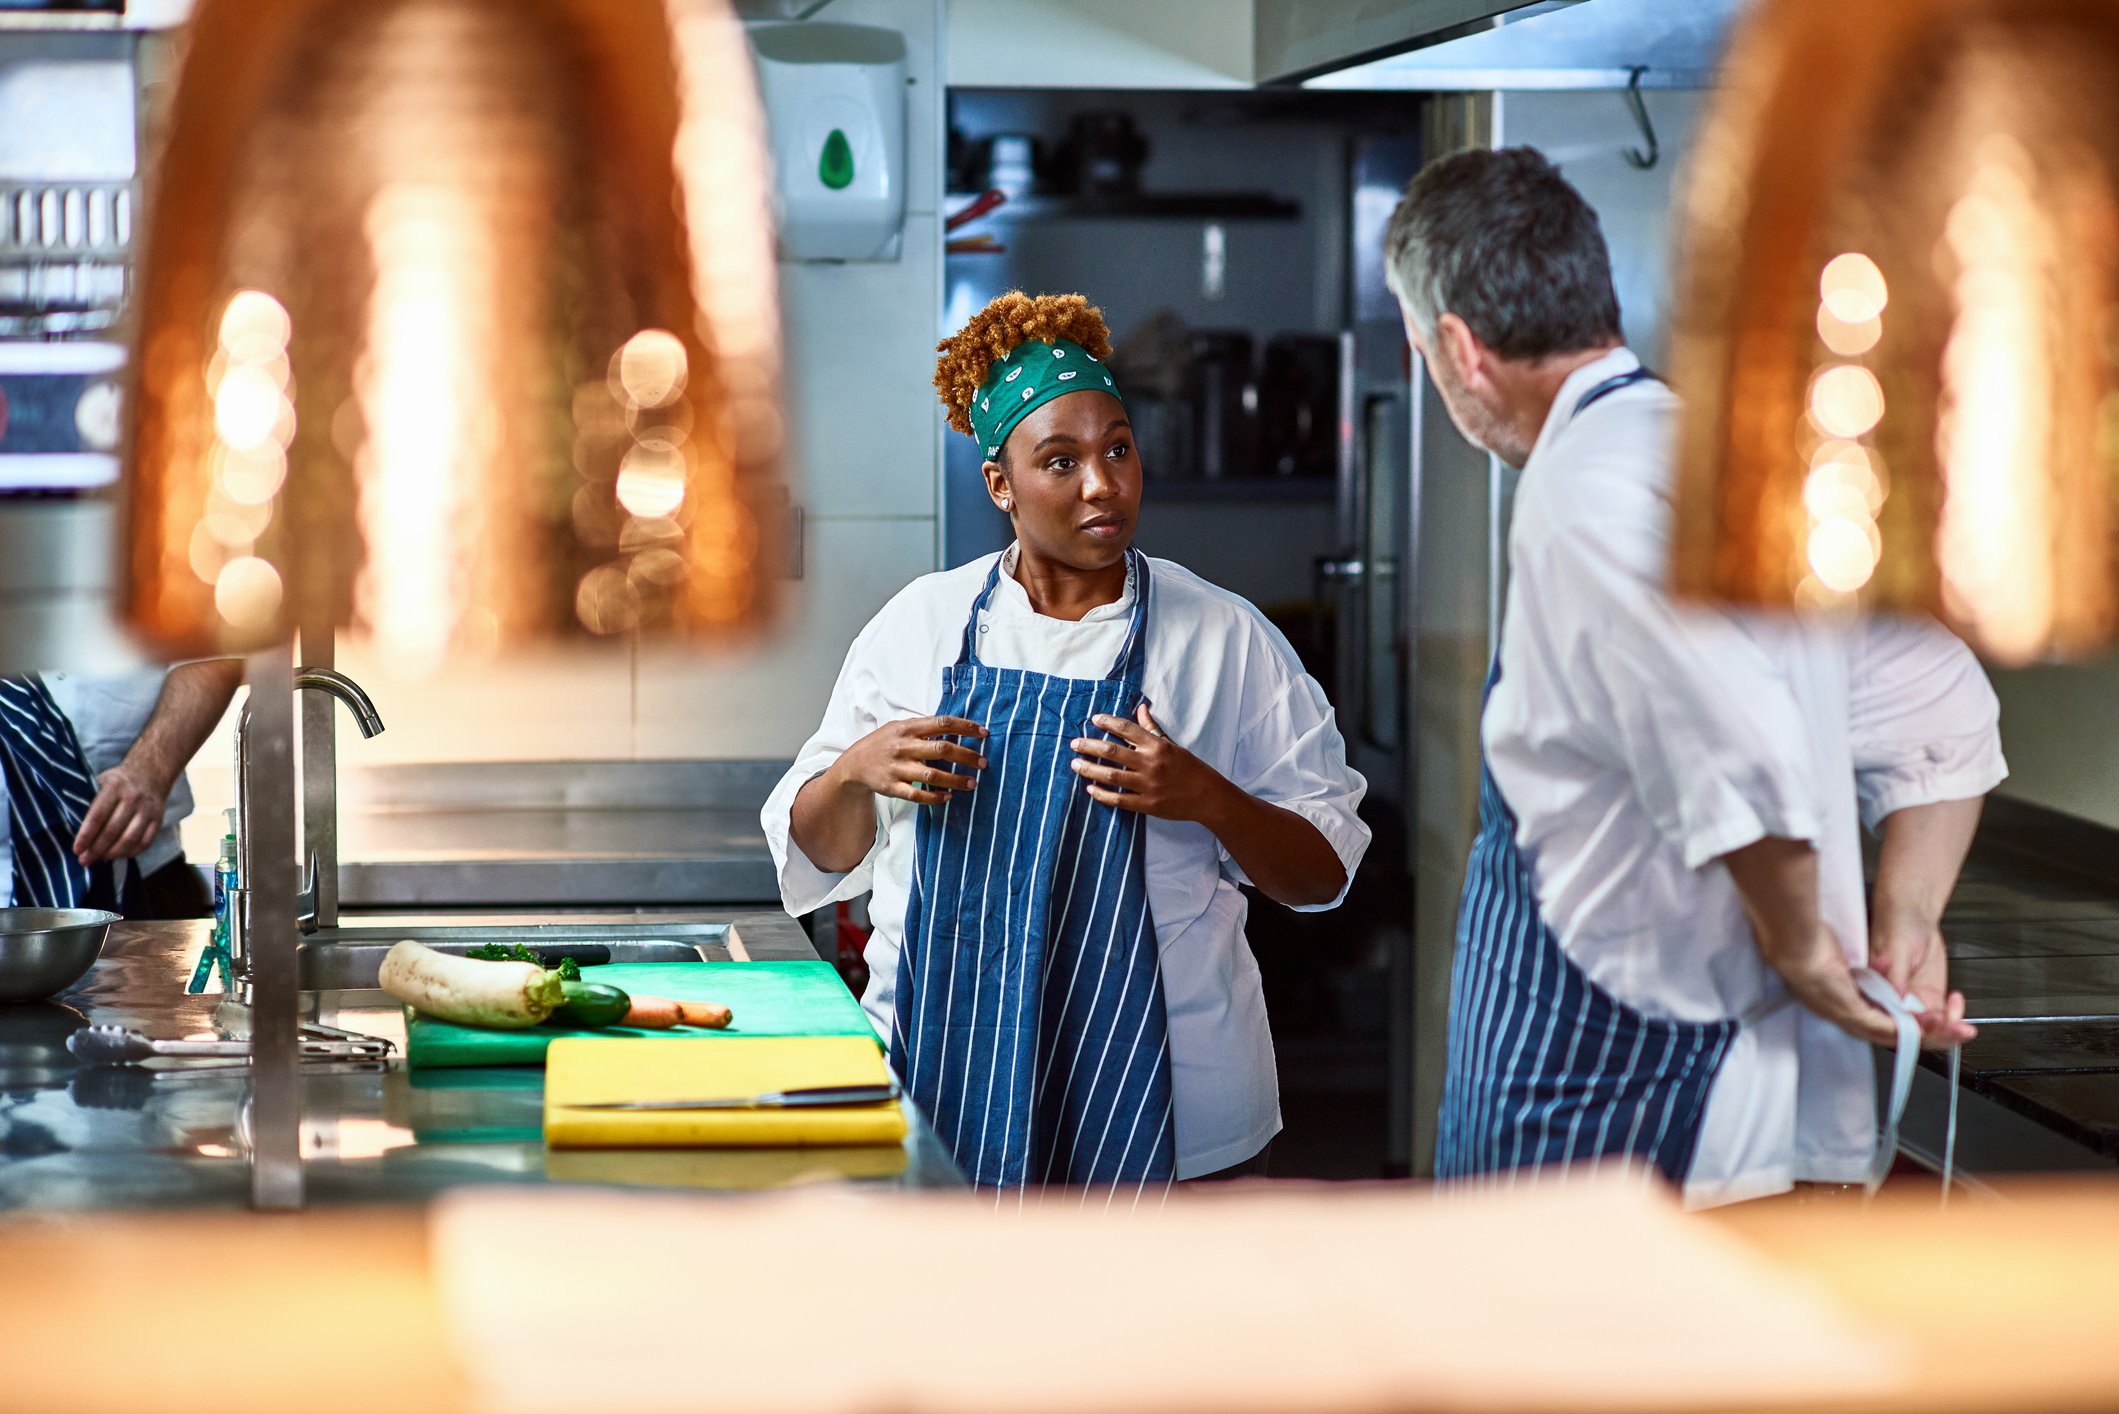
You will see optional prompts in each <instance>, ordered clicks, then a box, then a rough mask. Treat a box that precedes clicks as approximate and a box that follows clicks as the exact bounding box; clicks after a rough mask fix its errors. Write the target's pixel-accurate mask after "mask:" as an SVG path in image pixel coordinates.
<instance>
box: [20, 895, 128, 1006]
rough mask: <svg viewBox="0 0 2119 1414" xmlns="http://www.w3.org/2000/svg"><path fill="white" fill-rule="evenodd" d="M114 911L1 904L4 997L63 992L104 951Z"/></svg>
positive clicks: (35, 996) (33, 997)
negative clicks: (9, 906) (2, 906)
mask: <svg viewBox="0 0 2119 1414" xmlns="http://www.w3.org/2000/svg"><path fill="white" fill-rule="evenodd" d="M117 921H118V915H117V914H115V913H106V912H104V911H103V910H102V909H100V908H0V1002H29V1001H36V1000H37V999H39V998H40V997H49V996H54V995H56V994H58V993H60V992H63V991H65V990H66V989H67V988H68V987H71V986H73V984H74V983H76V982H78V981H80V980H81V979H82V978H83V977H85V976H87V975H88V969H89V968H91V967H94V966H95V965H96V959H97V958H98V957H100V956H102V953H103V939H104V937H105V935H107V934H108V933H109V932H110V925H111V924H113V923H115V922H117Z"/></svg>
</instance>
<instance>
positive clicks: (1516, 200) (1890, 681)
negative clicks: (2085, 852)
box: [1385, 148, 2005, 1206]
mask: <svg viewBox="0 0 2119 1414" xmlns="http://www.w3.org/2000/svg"><path fill="white" fill-rule="evenodd" d="M1385 239H1386V258H1387V268H1388V271H1389V278H1390V282H1391V287H1392V289H1393V291H1394V292H1395V293H1396V294H1397V296H1398V301H1399V305H1400V308H1401V311H1402V313H1403V315H1404V319H1405V327H1406V332H1407V335H1408V336H1409V337H1410V338H1411V340H1412V343H1413V345H1414V347H1415V348H1416V349H1418V350H1419V352H1420V353H1421V355H1422V356H1423V358H1424V359H1425V360H1426V363H1427V367H1428V370H1429V372H1430V374H1431V375H1432V376H1433V378H1434V381H1435V385H1436V387H1437V389H1438V390H1439V391H1440V393H1441V395H1442V398H1443V401H1444V403H1445V404H1446V405H1447V406H1448V408H1449V412H1450V416H1451V418H1452V420H1453V421H1455V423H1456V424H1457V427H1458V429H1459V430H1460V431H1462V432H1463V434H1464V435H1465V436H1466V437H1467V438H1469V439H1470V440H1471V441H1473V442H1474V443H1476V444H1478V445H1479V446H1480V447H1482V448H1485V449H1486V450H1488V451H1490V452H1492V453H1493V454H1494V455H1496V456H1498V457H1500V458H1501V459H1502V460H1504V461H1506V462H1507V463H1509V464H1510V465H1512V466H1515V467H1519V468H1521V469H1522V473H1523V474H1522V480H1521V483H1520V487H1519V490H1518V492H1517V498H1516V505H1515V515H1514V522H1513V524H1512V525H1511V526H1510V528H1509V536H1508V571H1509V580H1508V598H1507V605H1506V610H1505V617H1504V619H1503V623H1502V628H1501V635H1500V651H1499V654H1498V657H1497V659H1496V662H1495V664H1494V668H1493V676H1492V679H1491V684H1490V687H1489V692H1488V696H1487V701H1486V708H1485V712H1484V716H1483V719H1482V722H1481V729H1480V731H1481V738H1482V742H1483V745H1484V748H1485V759H1486V771H1485V775H1484V780H1483V782H1482V790H1481V828H1480V833H1479V835H1478V838H1477V841H1476V843H1475V844H1474V846H1473V849H1472V854H1471V859H1470V863H1469V867H1468V870H1467V874H1466V878H1465V885H1464V895H1463V900H1462V904H1461V908H1460V915H1459V922H1458V938H1457V957H1456V966H1455V977H1454V982H1453V986H1452V992H1451V1018H1450V1032H1449V1065H1448V1075H1447V1082H1446V1087H1445V1094H1444V1098H1443V1107H1442V1115H1441V1127H1440V1137H1439V1141H1438V1152H1437V1158H1436V1168H1437V1172H1438V1174H1439V1175H1440V1176H1441V1177H1443V1178H1444V1179H1468V1178H1484V1179H1491V1178H1494V1177H1496V1176H1511V1177H1512V1176H1516V1175H1537V1174H1539V1173H1542V1172H1544V1171H1548V1170H1550V1169H1553V1168H1555V1167H1567V1168H1574V1167H1587V1166H1593V1165H1597V1164H1600V1163H1616V1162H1631V1163H1635V1164H1640V1165H1650V1166H1653V1168H1654V1169H1656V1170H1659V1171H1660V1172H1661V1173H1662V1174H1663V1175H1664V1176H1665V1177H1666V1178H1667V1179H1668V1180H1669V1181H1670V1182H1671V1183H1673V1184H1675V1185H1678V1186H1679V1187H1680V1188H1681V1189H1682V1191H1683V1193H1684V1196H1685V1198H1686V1200H1687V1202H1688V1203H1691V1204H1693V1205H1696V1206H1704V1205H1711V1204H1718V1203H1727V1202H1734V1201H1738V1200H1742V1199H1748V1198H1757V1197H1763V1196H1766V1195H1769V1194H1773V1193H1778V1192H1782V1191H1785V1190H1788V1189H1790V1188H1791V1187H1794V1186H1796V1185H1802V1184H1844V1183H1851V1182H1855V1181H1857V1180H1859V1179H1861V1178H1863V1177H1864V1176H1865V1174H1866V1173H1867V1171H1868V1170H1869V1169H1870V1166H1871V1163H1872V1159H1873V1157H1874V1155H1875V1151H1876V1144H1877V1141H1876V1122H1875V1114H1874V1100H1873V1087H1874V1080H1873V1068H1872V1060H1871V1055H1870V1049H1869V1048H1870V1046H1871V1045H1872V1044H1875V1045H1888V1044H1890V1043H1891V1042H1892V1041H1893V1039H1894V1037H1895V1035H1896V1031H1895V1029H1894V1021H1893V1019H1892V1016H1891V1014H1890V1013H1889V1012H1887V1011H1886V1010H1885V1009H1884V1007H1883V1006H1881V1005H1880V1004H1879V1001H1878V1000H1872V999H1871V997H1870V996H1868V995H1865V994H1864V991H1863V990H1862V982H1863V975H1862V974H1863V973H1864V972H1865V971H1869V970H1873V972H1874V973H1875V974H1877V976H1876V977H1872V978H1869V979H1868V984H1869V985H1870V986H1871V987H1878V986H1879V982H1887V983H1888V984H1889V989H1888V991H1882V992H1881V997H1882V999H1885V1000H1888V1001H1890V1002H1892V1003H1895V1004H1896V1005H1897V1006H1898V1007H1899V1008H1900V1009H1902V1010H1912V1009H1915V1008H1914V1006H1913V1004H1912V1003H1911V1002H1908V1001H1907V1000H1906V999H1907V998H1908V997H1910V998H1913V999H1917V1002H1918V1004H1919V1007H1920V1008H1922V1009H1920V1010H1919V1013H1918V1022H1919V1026H1920V1029H1921V1035H1922V1039H1923V1041H1924V1042H1925V1043H1926V1044H1929V1045H1936V1046H1944V1045H1949V1044H1953V1043H1956V1042H1958V1041H1960V1040H1963V1039H1965V1038H1967V1037H1969V1036H1970V1035H1971V1028H1970V1027H1968V1026H1967V1025H1966V1024H1965V1022H1964V1000H1963V998H1962V997H1961V996H1960V995H1958V994H1956V993H1953V992H1951V991H1950V990H1949V989H1948V984H1947V960H1946V957H1945V954H1944V950H1943V943H1942V937H1941V933H1940V930H1939V927H1938V921H1939V919H1940V918H1941V915H1942V909H1943V905H1944V903H1945V901H1946V900H1947V899H1948V898H1949V895H1950V891H1951V889H1952V888H1953V887H1954V886H1955V883H1956V879H1957V873H1958V869H1959V867H1960V866H1961V864H1962V863H1963V860H1964V855H1965V852H1966V850H1967V848H1968V847H1969V845H1970V842H1971V838H1972V833H1973V830H1974V827H1975V826H1976V824H1977V822H1978V818H1979V811H1980V802H1981V798H1982V797H1983V796H1984V795H1985V793H1986V792H1987V791H1989V790H1990V789H1992V788H1993V787H1994V785H1995V784H1996V783H1998V782H1999V781H2000V780H2001V779H2002V777H2003V775H2004V774H2005V772H2004V769H2003V765H2002V758H2001V750H2000V745H1999V740H1998V737H1997V733H1996V721H1997V715H1998V714H1997V710H1996V704H1995V700H1994V696H1993V693H1992V691H1991V690H1990V689H1989V687H1988V685H1987V682H1986V680H1985V678H1984V676H1983V675H1982V673H1981V671H1980V669H1979V666H1978V664H1977V663H1976V662H1975V661H1974V660H1973V658H1972V656H1971V654H1970V653H1969V652H1968V651H1966V649H1965V648H1964V646H1963V645H1962V644H1960V643H1958V642H1957V641H1956V640H1955V639H1954V638H1951V637H1950V636H1949V635H1947V634H1946V633H1944V632H1943V631H1942V630H1940V629H1939V628H1937V627H1935V626H1934V625H1932V624H1928V623H1915V622H1907V621H1896V620H1882V619H1876V620H1867V621H1858V622H1849V623H1845V624H1834V625H1821V624H1818V623H1815V622H1808V621H1797V620H1795V619H1793V618H1784V617H1777V616H1771V615H1753V614H1739V613H1733V612H1724V611H1718V610H1713V609H1709V608H1704V607H1697V606H1691V605H1680V604H1678V603H1675V602H1673V600H1672V598H1671V596H1670V594H1669V593H1668V592H1667V589H1666V587H1665V586H1666V579H1667V574H1668V566H1669V559H1670V538H1671V497H1672V489H1673V464H1672V452H1673V449H1674V447H1675V445H1676V424H1677V418H1678V412H1679V405H1678V401H1677V399H1676V397H1675V396H1673V394H1672V393H1671V391H1670V389H1669V388H1667V387H1666V386H1664V385H1663V384H1662V383H1661V382H1660V381H1658V380H1657V379H1656V377H1655V376H1654V375H1653V374H1651V373H1650V372H1649V371H1648V370H1647V369H1645V368H1644V367H1643V366H1642V364H1641V361H1640V360H1639V359H1637V358H1636V357H1635V356H1634V355H1633V354H1632V353H1631V352H1629V351H1628V350H1627V349H1626V347H1625V345H1624V343H1623V341H1622V339H1621V336H1620V326H1619V306H1618V298H1617V296H1616V294H1615V292H1614V290H1613V286H1612V278H1611V268H1610V258H1609V255H1608V253H1607V251H1606V249H1605V245H1604V239H1603V235H1602V233H1601V231H1600V230H1599V227H1598V224H1597V218H1596V214H1595V212H1594V211H1593V210H1592V209H1591V208H1590V206H1589V205H1588V203H1587V202H1586V201H1584V200H1583V198H1582V196H1581V194H1580V193H1578V192H1577V191H1576V190H1575V189H1574V188H1573V187H1571V186H1570V185H1569V184H1568V183H1567V182H1566V181H1565V180H1564V179H1563V178H1562V177H1561V175H1560V174H1559V172H1558V171H1557V170H1556V169H1555V168H1554V167H1553V166H1552V165H1551V164H1550V163H1549V162H1547V161H1546V160H1545V159H1544V158H1543V157H1541V156H1539V155H1538V154H1537V153H1536V152H1534V151H1531V150H1529V149H1526V148H1515V149H1508V150H1502V151H1490V150H1488V151H1474V152H1465V153H1460V154H1457V155H1455V156H1452V157H1449V158H1446V159H1444V160H1442V161H1440V162H1437V163H1435V164H1433V165H1432V166H1430V167H1428V168H1427V169H1426V170H1425V171H1424V172H1422V173H1421V175H1420V176H1419V178H1418V179H1416V180H1415V181H1414V182H1413V184H1412V186H1411V187H1410V188H1409V189H1408V191H1407V193H1406V196H1405V198H1404V200H1403V201H1402V202H1401V203H1400V205H1399V207H1398V210H1397V212H1396V213H1395V215H1394V216H1393V218H1392V220H1391V224H1390V227H1389V230H1388V233H1387V235H1386V238H1385ZM1864 826H1867V827H1868V828H1869V829H1871V830H1873V831H1875V832H1876V833H1877V834H1878V836H1879V837H1880V841H1881V845H1880V863H1879V867H1878V872H1877V876H1876V880H1875V887H1874V892H1873V894H1872V895H1871V896H1870V897H1869V898H1867V899H1866V900H1865V898H1864V892H1863V877H1862V857H1861V831H1862V828H1863V827H1864Z"/></svg>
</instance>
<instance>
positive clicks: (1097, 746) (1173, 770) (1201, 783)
mask: <svg viewBox="0 0 2119 1414" xmlns="http://www.w3.org/2000/svg"><path fill="white" fill-rule="evenodd" d="M1090 721H1091V722H1093V723H1094V724H1095V725H1096V726H1099V727H1101V728H1103V729H1104V730H1105V731H1107V732H1110V733H1111V734H1112V735H1113V736H1115V737H1117V738H1118V740H1117V741H1105V740H1102V739H1100V738H1096V737H1077V738H1075V740H1074V742H1073V743H1072V744H1073V747H1074V750H1075V751H1076V752H1077V753H1078V756H1079V759H1077V760H1076V761H1075V762H1074V769H1075V772H1076V773H1077V774H1078V775H1080V776H1081V777H1082V778H1083V779H1084V780H1086V781H1087V782H1088V783H1089V784H1088V790H1089V795H1090V797H1091V798H1092V799H1094V800H1097V801H1099V802H1101V803H1103V804H1105V805H1111V806H1116V807H1117V808H1118V809H1120V810H1131V811H1134V812H1136V813H1138V814H1142V815H1152V816H1154V817H1155V818H1156V819H1158V820H1192V821H1199V822H1204V821H1205V820H1206V819H1207V818H1208V816H1209V815H1211V814H1212V813H1213V812H1214V806H1215V803H1216V801H1217V798H1218V797H1220V796H1223V795H1226V794H1227V793H1228V792H1229V791H1231V790H1233V789H1235V788H1234V787H1233V786H1231V785H1230V784H1229V781H1228V778H1227V777H1225V776H1223V775H1222V774H1221V772H1219V771H1217V770H1215V769H1214V768H1213V767H1212V766H1209V765H1208V764H1207V763H1206V762H1204V761H1202V760H1200V759H1199V758H1198V757H1197V756H1194V755H1193V754H1192V753H1191V752H1189V751H1187V750H1185V749H1184V748H1183V747H1182V746H1179V745H1178V744H1177V743H1176V742H1174V741H1172V740H1170V739H1169V738H1168V737H1166V736H1164V735H1163V733H1162V728H1161V727H1158V726H1156V725H1155V718H1154V717H1152V716H1150V715H1149V713H1148V704H1147V703H1145V702H1143V703H1142V704H1141V705H1140V709H1139V711H1138V712H1137V713H1136V714H1135V719H1134V720H1131V721H1129V720H1127V719H1126V718H1124V717H1107V716H1104V715H1102V714H1098V715H1097V716H1095V717H1092V718H1090Z"/></svg>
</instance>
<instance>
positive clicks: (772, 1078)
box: [405, 960, 906, 1149]
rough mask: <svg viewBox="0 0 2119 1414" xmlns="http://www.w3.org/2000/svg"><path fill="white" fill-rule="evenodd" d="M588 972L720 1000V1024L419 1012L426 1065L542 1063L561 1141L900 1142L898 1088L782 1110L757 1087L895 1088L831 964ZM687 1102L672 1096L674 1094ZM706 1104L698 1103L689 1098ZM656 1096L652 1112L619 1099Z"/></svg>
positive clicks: (414, 1017) (416, 1032)
mask: <svg viewBox="0 0 2119 1414" xmlns="http://www.w3.org/2000/svg"><path fill="white" fill-rule="evenodd" d="M580 973H581V980H582V981H583V982H590V983H602V984H604V985H607V986H612V987H616V988H618V989H619V990H621V991H623V992H626V993H627V994H629V995H633V996H655V997H667V998H670V999H672V1000H675V1001H680V1002H714V1003H718V1004H719V1005H721V1006H725V1007H727V1008H728V1009H729V1010H730V1012H731V1013H732V1014H733V1016H732V1020H731V1022H730V1024H729V1025H728V1026H727V1027H725V1028H721V1029H714V1030H706V1029H690V1028H685V1029H679V1030H674V1031H673V1030H645V1029H641V1028H637V1027H628V1026H608V1027H602V1028H598V1029H593V1030H592V1029H587V1028H580V1027H570V1026H564V1025H559V1024H556V1023H553V1022H546V1023H544V1024H541V1025H537V1026H530V1027H526V1028H519V1029H495V1028H491V1027H486V1026H471V1025H463V1024H459V1023H456V1022H451V1021H443V1020H440V1019H438V1018H436V1017H433V1016H429V1015H425V1014H423V1013H421V1012H419V1011H416V1010H415V1011H412V1012H411V1013H410V1015H409V1017H408V1019H407V1022H406V1026H405V1040H406V1046H405V1049H406V1056H407V1060H408V1063H409V1064H410V1065H411V1067H412V1068H413V1070H414V1071H415V1072H425V1073H426V1075H427V1076H428V1078H429V1079H438V1078H439V1077H438V1076H436V1075H435V1072H440V1071H447V1070H452V1069H459V1068H471V1067H478V1068H485V1067H531V1066H540V1065H541V1066H543V1067H544V1071H545V1074H544V1138H545V1142H546V1144H547V1145H548V1146H550V1147H551V1148H554V1149H602V1148H688V1147H722V1146H727V1147H779V1146H812V1145H853V1144H897V1143H899V1142H901V1141H902V1140H903V1139H904V1137H905V1132H906V1124H905V1116H904V1113H903V1110H902V1108H901V1107H900V1105H899V1103H898V1102H897V1101H896V1100H895V1099H889V1100H882V1101H873V1100H871V1101H867V1102H864V1103H846V1104H825V1105H802V1106H795V1107H780V1106H774V1105H769V1104H753V1103H749V1102H750V1101H752V1100H754V1099H755V1098H757V1097H761V1096H767V1095H773V1094H782V1093H785V1092H788V1091H795V1092H803V1091H809V1090H812V1089H814V1088H816V1087H827V1086H830V1087H838V1086H869V1087H887V1086H889V1084H890V1080H891V1077H890V1071H889V1067H888V1066H887V1065H886V1064H885V1062H884V1058H883V1054H882V1051H881V1048H880V1046H879V1045H878V1043H877V1040H876V1034H875V1031H874V1028H873V1027H871V1026H870V1025H869V1022H868V1018H867V1016H866V1014H865V1013H863V1012H862V1010H861V1008H860V1006H859V1004H858V1003H856V1002H855V1001H854V999H853V997H852V996H851V995H850V994H849V993H848V992H847V990H846V987H845V985H844V984H843V983H842V982H841V981H840V980H839V977H838V974H837V973H836V972H835V971H834V970H833V969H832V967H831V966H830V965H829V964H828V963H825V962H822V961H816V960H809V961H781V962H674V963H614V964H609V965H606V966H600V967H597V966H589V967H583V968H581V969H580ZM673 1103H674V1104H675V1105H676V1106H678V1107H669V1106H671V1105H672V1104H673ZM693 1103H696V1104H697V1105H698V1107H697V1108H689V1107H683V1106H686V1105H689V1104H693ZM630 1104H658V1105H661V1106H664V1107H662V1108H654V1109H633V1108H612V1106H619V1105H630Z"/></svg>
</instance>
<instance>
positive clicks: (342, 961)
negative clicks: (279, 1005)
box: [295, 920, 746, 992]
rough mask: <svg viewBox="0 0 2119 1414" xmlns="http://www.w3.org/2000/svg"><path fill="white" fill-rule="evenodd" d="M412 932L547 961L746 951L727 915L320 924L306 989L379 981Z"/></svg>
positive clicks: (303, 979)
mask: <svg viewBox="0 0 2119 1414" xmlns="http://www.w3.org/2000/svg"><path fill="white" fill-rule="evenodd" d="M405 938H410V939H412V940H413V941H415V942H419V943H424V944H425V945H426V946H428V947H430V948H433V949H434V950H435V951H436V952H445V953H456V954H459V955H460V954H463V953H467V952H469V951H470V950H471V949H473V948H475V947H480V946H482V945H484V944H486V943H521V944H522V945H524V946H525V947H527V948H529V949H531V950H532V951H533V952H536V953H537V954H538V955H539V956H540V957H541V958H542V959H543V960H544V961H545V962H546V963H548V964H549V963H556V962H557V961H558V960H559V959H560V958H561V957H568V956H571V957H573V958H575V959H576V960H578V961H579V962H581V963H582V964H583V965H585V966H594V965H598V964H602V963H609V962H727V961H730V960H731V959H741V958H743V957H745V956H746V954H745V953H744V952H743V951H742V948H741V944H740V943H739V942H738V941H737V939H736V931H735V926H734V925H733V924H729V923H598V922H591V921H586V920H584V921H581V922H573V921H568V922H561V923H511V924H471V925H457V924H405V925H396V926H392V925H382V926H359V927H338V928H322V929H319V930H317V931H316V932H314V933H310V934H308V935H306V936H305V937H304V938H303V939H302V941H301V945H300V947H299V949H298V950H297V952H296V955H295V957H296V961H295V966H296V971H297V976H298V977H299V979H300V981H299V985H300V987H301V989H302V990H303V991H306V992H321V991H359V990H364V989H370V988H373V987H375V986H376V984H377V983H376V979H377V977H378V975H379V974H380V972H381V970H382V965H383V957H384V955H385V954H387V953H388V952H389V951H390V949H391V948H392V947H393V946H394V945H396V944H397V943H398V942H399V941H400V940H402V939H405Z"/></svg>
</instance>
